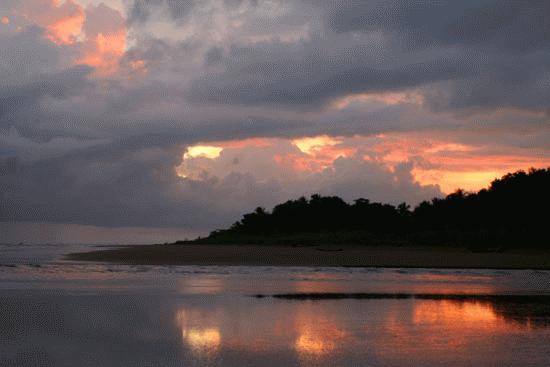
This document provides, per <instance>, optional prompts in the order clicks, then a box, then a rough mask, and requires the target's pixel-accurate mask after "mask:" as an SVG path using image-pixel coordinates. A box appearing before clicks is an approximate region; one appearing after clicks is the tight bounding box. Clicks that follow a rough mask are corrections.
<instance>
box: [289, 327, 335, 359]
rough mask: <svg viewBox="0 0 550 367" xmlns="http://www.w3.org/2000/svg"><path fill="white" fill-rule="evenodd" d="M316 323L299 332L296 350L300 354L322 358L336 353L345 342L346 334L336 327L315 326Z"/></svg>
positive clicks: (295, 344)
mask: <svg viewBox="0 0 550 367" xmlns="http://www.w3.org/2000/svg"><path fill="white" fill-rule="evenodd" d="M314 325H315V324H314V323H311V324H309V325H307V326H306V327H303V328H302V329H301V330H299V334H298V337H297V338H296V341H295V343H294V348H295V349H296V351H297V352H298V353H299V354H309V355H317V356H321V355H324V354H329V353H332V352H334V350H335V349H336V348H337V347H338V345H339V343H341V342H343V340H344V339H345V337H346V333H345V332H344V331H343V330H341V329H339V328H338V327H337V326H336V325H334V324H332V325H325V326H322V327H316V326H314Z"/></svg>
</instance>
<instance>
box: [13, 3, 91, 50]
mask: <svg viewBox="0 0 550 367" xmlns="http://www.w3.org/2000/svg"><path fill="white" fill-rule="evenodd" d="M17 10H18V12H19V13H20V14H21V15H22V16H23V17H25V18H26V19H27V20H29V21H30V22H32V23H34V24H37V25H39V26H41V27H43V28H44V29H45V30H46V37H47V38H48V39H49V40H50V41H52V42H54V43H56V44H58V45H63V44H73V43H74V42H76V40H77V39H78V37H79V36H80V35H81V34H82V27H83V25H84V22H85V20H86V14H85V12H84V9H83V8H82V6H80V5H79V4H77V3H75V2H74V1H72V0H66V1H64V2H63V3H60V2H58V1H55V0H33V1H29V0H23V1H22V2H21V4H20V6H19V8H18V9H17Z"/></svg>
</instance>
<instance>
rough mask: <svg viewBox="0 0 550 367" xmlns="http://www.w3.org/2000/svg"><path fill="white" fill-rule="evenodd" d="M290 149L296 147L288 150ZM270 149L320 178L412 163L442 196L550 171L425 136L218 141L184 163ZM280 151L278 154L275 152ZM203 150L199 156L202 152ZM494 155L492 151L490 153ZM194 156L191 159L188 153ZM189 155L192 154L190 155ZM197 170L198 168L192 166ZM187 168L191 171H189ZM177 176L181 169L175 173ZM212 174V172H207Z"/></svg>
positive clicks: (520, 152) (532, 161) (519, 158)
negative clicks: (517, 174) (355, 165)
mask: <svg viewBox="0 0 550 367" xmlns="http://www.w3.org/2000/svg"><path fill="white" fill-rule="evenodd" d="M292 146H294V147H295V149H294V150H292ZM251 147H252V148H263V147H270V149H271V151H272V152H273V161H274V162H275V163H276V164H277V165H279V166H281V167H285V168H290V169H291V170H293V171H295V172H297V173H308V172H320V171H322V170H324V169H326V168H329V167H331V166H332V165H333V164H334V162H335V161H336V160H337V159H338V158H340V157H344V158H345V157H357V156H360V157H363V159H365V160H368V161H374V162H377V164H382V165H385V166H387V168H388V169H389V170H392V171H393V170H394V169H395V168H396V167H397V166H398V165H399V164H402V163H404V162H412V164H413V169H412V172H411V173H412V175H413V177H414V179H415V181H416V182H418V183H420V184H421V185H423V186H426V185H439V187H440V189H441V191H442V192H444V193H451V192H454V191H455V190H456V189H458V188H461V189H464V190H467V191H477V190H480V189H482V188H484V187H487V186H488V185H489V184H490V182H491V181H492V180H494V179H495V178H497V177H500V176H502V175H504V174H505V173H507V172H513V171H516V170H519V169H523V170H527V169H528V168H530V167H546V166H550V158H547V157H548V154H547V153H545V152H544V151H539V152H535V151H533V150H530V149H520V148H516V149H515V150H513V151H510V149H507V151H506V152H503V153H502V154H498V150H496V153H495V152H490V153H489V152H486V151H485V149H486V147H484V146H475V145H467V144H464V143H460V142H455V141H451V140H449V139H446V138H441V137H437V136H427V134H416V133H408V134H383V135H382V134H381V135H377V136H353V137H330V136H326V135H322V136H314V137H306V138H299V139H282V138H255V139H244V140H236V141H225V142H224V141H221V142H212V143H208V144H199V145H197V146H194V147H189V148H188V149H189V150H188V153H187V154H186V155H185V156H184V160H186V159H190V158H194V157H195V156H197V157H203V158H205V157H206V158H209V159H217V158H218V156H219V154H220V153H221V151H222V150H223V149H227V148H232V149H237V150H239V149H242V150H243V153H242V154H253V153H250V152H248V153H247V151H246V149H247V148H251ZM278 147H279V148H278ZM201 149H202V150H201ZM493 149H495V148H493ZM195 150H196V152H198V153H197V154H194V153H193V152H195ZM189 152H191V153H189ZM195 163H196V165H198V166H200V165H199V162H195ZM190 167H191V166H190ZM178 172H179V174H180V175H182V176H185V175H183V174H182V173H181V172H183V171H182V168H181V167H179V168H178ZM210 173H212V174H214V175H215V174H216V172H210Z"/></svg>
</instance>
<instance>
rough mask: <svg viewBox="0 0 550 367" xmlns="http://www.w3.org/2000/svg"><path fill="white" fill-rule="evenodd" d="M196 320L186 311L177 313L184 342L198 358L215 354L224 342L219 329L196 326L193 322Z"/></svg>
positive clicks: (177, 322) (177, 321) (178, 324)
mask: <svg viewBox="0 0 550 367" xmlns="http://www.w3.org/2000/svg"><path fill="white" fill-rule="evenodd" d="M196 319H197V318H196V317H193V315H189V313H188V312H186V311H185V310H179V311H178V312H177V313H176V324H177V326H178V327H179V328H180V329H181V336H182V338H183V341H184V342H185V343H187V345H188V346H189V348H190V349H191V351H192V352H193V353H194V354H197V355H198V356H204V355H212V354H215V353H216V352H217V351H218V349H219V347H220V345H221V342H222V339H221V334H220V330H219V329H218V328H217V327H209V326H206V327H204V326H202V327H200V326H194V325H193V320H196ZM203 325H205V324H204V323H203Z"/></svg>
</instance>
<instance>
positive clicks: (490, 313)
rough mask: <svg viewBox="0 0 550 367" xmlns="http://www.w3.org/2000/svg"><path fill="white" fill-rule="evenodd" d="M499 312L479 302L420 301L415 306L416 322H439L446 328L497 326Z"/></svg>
mask: <svg viewBox="0 0 550 367" xmlns="http://www.w3.org/2000/svg"><path fill="white" fill-rule="evenodd" d="M498 320H499V319H498V317H497V314H496V313H495V311H494V309H493V307H491V305H490V304H486V303H478V302H463V303H461V302H456V301H437V302H425V303H420V304H418V305H416V306H415V308H414V316H413V321H414V323H415V324H426V323H439V324H441V325H442V326H443V327H446V328H455V329H458V328H462V327H464V326H465V325H466V324H468V325H467V326H468V327H472V326H476V327H481V328H487V327H495V326H496V325H495V323H496V322H498Z"/></svg>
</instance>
